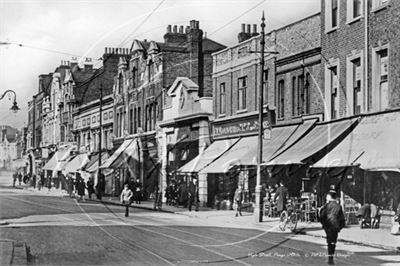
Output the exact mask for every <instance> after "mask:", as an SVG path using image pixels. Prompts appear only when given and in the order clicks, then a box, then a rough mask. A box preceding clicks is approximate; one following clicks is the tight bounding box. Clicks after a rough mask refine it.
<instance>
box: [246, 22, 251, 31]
mask: <svg viewBox="0 0 400 266" xmlns="http://www.w3.org/2000/svg"><path fill="white" fill-rule="evenodd" d="M247 33H251V25H250V24H247Z"/></svg>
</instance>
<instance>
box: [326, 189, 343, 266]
mask: <svg viewBox="0 0 400 266" xmlns="http://www.w3.org/2000/svg"><path fill="white" fill-rule="evenodd" d="M320 220H321V224H322V227H323V228H324V230H325V233H326V242H327V244H328V264H329V265H333V264H334V259H333V258H334V255H335V249H336V242H337V238H338V234H339V232H340V230H342V228H343V227H344V226H345V219H344V214H343V210H342V207H341V206H340V204H339V203H338V202H337V201H336V190H334V189H331V190H330V191H329V192H328V194H327V195H326V204H325V205H324V206H323V207H322V209H321V212H320Z"/></svg>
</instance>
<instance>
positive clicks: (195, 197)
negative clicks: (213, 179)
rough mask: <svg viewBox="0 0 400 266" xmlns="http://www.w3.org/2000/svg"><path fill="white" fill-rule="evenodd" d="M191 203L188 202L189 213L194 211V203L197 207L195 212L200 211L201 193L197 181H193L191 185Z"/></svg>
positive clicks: (189, 191)
mask: <svg viewBox="0 0 400 266" xmlns="http://www.w3.org/2000/svg"><path fill="white" fill-rule="evenodd" d="M188 193H189V195H188V196H189V202H188V207H189V211H192V205H193V203H194V205H195V211H199V201H200V200H199V191H198V186H197V179H192V181H190V183H189V190H188Z"/></svg>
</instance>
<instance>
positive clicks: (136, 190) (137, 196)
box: [133, 178, 142, 204]
mask: <svg viewBox="0 0 400 266" xmlns="http://www.w3.org/2000/svg"><path fill="white" fill-rule="evenodd" d="M133 200H134V201H135V202H136V204H140V203H141V202H142V183H140V180H139V178H138V179H136V181H135V182H134V183H133Z"/></svg>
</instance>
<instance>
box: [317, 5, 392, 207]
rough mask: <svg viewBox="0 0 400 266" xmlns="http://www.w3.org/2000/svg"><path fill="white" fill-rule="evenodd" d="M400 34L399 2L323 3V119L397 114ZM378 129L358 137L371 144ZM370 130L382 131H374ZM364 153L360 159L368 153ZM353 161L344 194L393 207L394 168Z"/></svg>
mask: <svg viewBox="0 0 400 266" xmlns="http://www.w3.org/2000/svg"><path fill="white" fill-rule="evenodd" d="M399 32H400V2H399V1H392V0H385V1H384V0H368V1H367V0H359V1H345V0H329V1H321V53H322V57H323V58H322V62H323V63H322V65H323V69H322V75H323V77H324V80H325V86H324V88H325V91H324V95H325V99H324V100H325V102H326V109H325V115H326V118H327V120H331V119H332V120H334V119H338V118H343V117H351V116H359V117H366V118H364V119H365V120H366V121H367V117H376V119H375V120H376V121H379V118H380V117H391V116H393V117H396V115H397V116H398V115H399V114H396V110H397V109H398V108H399V107H400V85H399V82H398V81H399V78H400V68H399V64H400V56H399V51H400V39H399V38H398V37H397V35H398V34H399ZM397 113H398V112H397ZM371 120H372V121H375V120H374V119H371ZM386 121H394V120H389V119H387V120H386ZM370 123H371V124H373V122H370ZM377 127H378V126H376V127H375V128H371V129H369V130H368V132H362V134H361V135H360V139H367V140H369V141H370V142H371V143H374V142H375V141H376V140H375V138H376V137H377V136H380V135H386V134H389V133H388V132H384V131H385V130H389V129H379V128H377ZM388 128H390V127H388ZM374 130H376V131H379V130H383V132H380V133H378V134H377V133H373V131H374ZM366 143H367V142H366ZM364 145H365V144H364ZM346 148H347V150H346V153H344V154H340V156H341V157H339V158H348V157H349V154H350V153H351V150H352V149H351V147H350V146H349V147H346ZM379 149H380V147H376V151H375V153H376V154H379V153H380V151H379ZM393 152H396V151H395V148H394V147H393ZM363 154H364V152H363ZM366 154H367V152H365V154H364V155H360V157H361V158H363V157H366V156H367V155H366ZM335 155H337V156H338V153H337V154H335ZM353 163H354V162H351V167H349V170H348V172H347V173H348V177H349V178H347V179H346V180H344V182H343V184H342V190H343V191H344V192H345V193H346V196H347V195H348V196H350V197H352V198H353V199H355V200H356V201H357V202H359V203H365V202H366V201H371V202H373V203H375V204H376V205H378V206H381V207H382V208H384V209H386V210H390V209H391V208H394V207H396V206H393V205H394V203H393V200H394V202H396V199H397V201H399V200H400V198H399V196H398V192H397V191H398V186H399V185H400V184H399V182H398V177H399V175H398V172H396V171H385V169H378V170H375V171H368V170H364V169H365V167H361V166H357V165H356V164H354V165H353ZM386 214H387V213H386Z"/></svg>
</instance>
